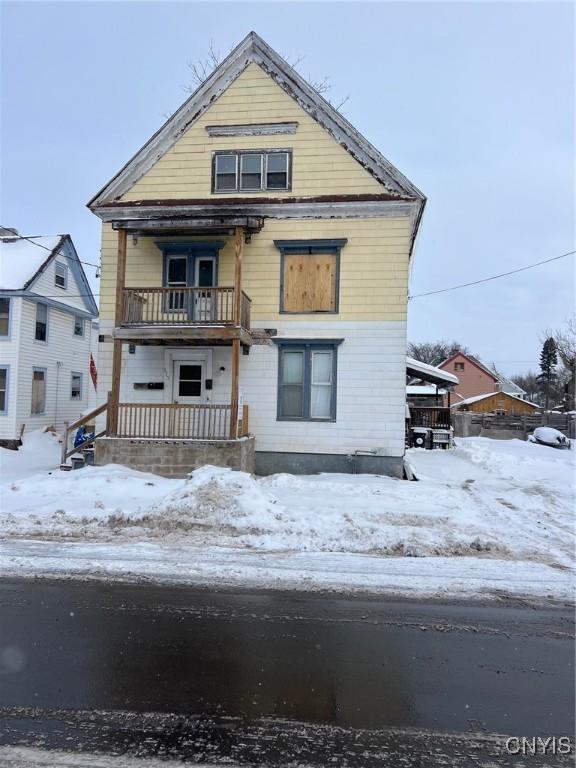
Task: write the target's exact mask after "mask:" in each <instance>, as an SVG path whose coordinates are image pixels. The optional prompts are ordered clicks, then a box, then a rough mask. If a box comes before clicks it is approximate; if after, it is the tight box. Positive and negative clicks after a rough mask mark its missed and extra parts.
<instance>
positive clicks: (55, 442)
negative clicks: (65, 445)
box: [0, 429, 60, 483]
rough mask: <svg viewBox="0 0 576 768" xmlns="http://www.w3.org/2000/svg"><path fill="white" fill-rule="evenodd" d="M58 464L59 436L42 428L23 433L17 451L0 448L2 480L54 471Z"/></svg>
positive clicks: (0, 475)
mask: <svg viewBox="0 0 576 768" xmlns="http://www.w3.org/2000/svg"><path fill="white" fill-rule="evenodd" d="M59 466H60V438H59V436H58V435H56V434H54V432H45V431H44V430H42V429H38V430H35V431H34V432H28V433H26V432H25V433H24V435H23V437H22V445H21V446H20V448H19V449H18V450H17V451H10V450H8V449H7V448H0V477H1V479H2V482H3V483H5V482H6V481H8V480H15V479H17V478H19V477H27V476H28V475H30V474H32V473H34V472H41V471H46V472H48V471H54V470H55V469H57V468H58V467H59Z"/></svg>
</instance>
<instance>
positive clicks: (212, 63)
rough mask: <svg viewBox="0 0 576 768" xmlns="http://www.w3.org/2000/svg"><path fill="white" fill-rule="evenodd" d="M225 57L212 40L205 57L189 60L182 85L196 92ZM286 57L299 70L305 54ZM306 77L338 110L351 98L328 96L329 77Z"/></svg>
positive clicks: (330, 88) (329, 88) (188, 91)
mask: <svg viewBox="0 0 576 768" xmlns="http://www.w3.org/2000/svg"><path fill="white" fill-rule="evenodd" d="M223 58H224V57H223V56H222V55H221V54H220V51H218V50H216V48H215V47H214V43H213V41H212V40H211V41H210V45H209V46H208V52H207V54H206V56H204V58H201V59H197V60H196V61H188V62H187V67H188V69H189V70H190V82H189V83H186V84H185V85H183V86H182V87H183V89H184V90H185V91H186V93H194V91H195V90H196V89H197V88H198V87H199V86H201V85H202V83H203V82H204V81H205V80H207V78H208V77H210V75H211V74H212V72H214V70H215V69H216V67H218V66H219V64H220V63H221V62H222V60H223ZM285 58H286V61H288V63H289V64H290V66H291V67H292V68H293V69H296V70H298V67H299V66H300V65H301V64H302V62H303V61H304V57H303V56H300V57H299V58H298V59H293V60H292V61H290V60H289V59H288V58H287V57H285ZM305 79H306V81H307V82H308V84H309V85H310V86H311V87H312V88H313V89H314V90H315V91H316V93H319V94H320V95H321V96H324V98H325V99H326V101H328V103H329V104H331V105H332V106H333V107H334V109H337V110H338V111H340V110H341V109H342V107H343V106H344V104H346V102H347V101H348V100H349V99H350V94H347V95H346V96H344V97H343V98H340V99H336V100H334V101H333V100H331V99H330V98H328V95H327V94H329V93H330V92H331V91H332V87H333V86H332V83H331V81H330V78H329V77H322V78H320V79H315V78H313V77H312V76H311V75H310V74H308V76H307V77H305Z"/></svg>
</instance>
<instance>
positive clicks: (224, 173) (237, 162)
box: [212, 149, 291, 192]
mask: <svg viewBox="0 0 576 768" xmlns="http://www.w3.org/2000/svg"><path fill="white" fill-rule="evenodd" d="M290 172H291V152H290V150H287V149H281V150H265V151H264V150H263V151H257V150H251V151H249V152H248V151H247V152H240V151H234V152H216V153H215V154H214V161H213V174H212V176H213V183H212V191H213V192H264V191H267V190H286V189H290V185H291V179H290Z"/></svg>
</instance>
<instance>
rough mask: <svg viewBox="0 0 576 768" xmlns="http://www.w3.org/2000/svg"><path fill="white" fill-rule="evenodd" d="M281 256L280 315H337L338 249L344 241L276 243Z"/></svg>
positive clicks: (287, 241) (277, 241) (284, 241)
mask: <svg viewBox="0 0 576 768" xmlns="http://www.w3.org/2000/svg"><path fill="white" fill-rule="evenodd" d="M274 244H275V245H276V247H277V248H278V249H279V251H280V253H281V260H280V312H283V313H290V314H309V313H316V312H326V313H335V312H338V299H339V296H338V294H339V275H340V250H341V248H342V247H343V246H344V245H345V244H346V240H344V239H342V240H275V241H274Z"/></svg>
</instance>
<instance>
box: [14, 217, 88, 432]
mask: <svg viewBox="0 0 576 768" xmlns="http://www.w3.org/2000/svg"><path fill="white" fill-rule="evenodd" d="M97 318H98V308H97V306H96V302H95V301H94V296H93V294H92V291H91V289H90V284H89V283H88V280H87V278H86V275H85V273H84V269H83V267H82V264H81V263H80V260H79V259H78V254H77V252H76V249H75V248H74V244H73V242H72V239H71V238H70V235H52V236H41V237H23V236H21V235H19V234H18V233H17V232H16V231H15V230H2V231H1V232H0V445H2V446H5V447H17V446H18V444H19V443H20V438H21V436H22V434H23V432H24V431H25V430H26V431H29V430H34V429H41V428H44V427H49V426H52V427H54V428H55V429H57V430H59V431H60V430H62V428H63V425H64V423H65V422H66V421H70V422H72V421H74V420H75V419H77V418H78V417H80V415H81V414H82V412H83V411H86V410H87V409H88V408H93V407H94V405H95V403H96V386H95V384H96V380H95V376H94V373H95V364H94V356H95V355H96V352H97V340H98V327H97V323H96V320H97ZM91 355H92V364H91Z"/></svg>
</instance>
